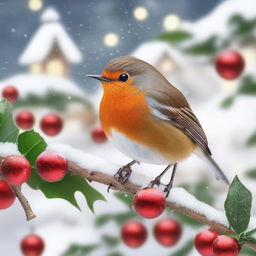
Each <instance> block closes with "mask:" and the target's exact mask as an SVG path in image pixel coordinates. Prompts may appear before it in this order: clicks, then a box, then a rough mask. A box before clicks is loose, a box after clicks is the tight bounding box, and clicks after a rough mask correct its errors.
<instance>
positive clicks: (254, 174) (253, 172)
mask: <svg viewBox="0 0 256 256" xmlns="http://www.w3.org/2000/svg"><path fill="white" fill-rule="evenodd" d="M245 175H246V176H247V177H248V178H250V179H256V168H254V169H250V170H248V171H246V172H245Z"/></svg>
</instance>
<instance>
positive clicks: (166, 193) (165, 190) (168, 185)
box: [164, 181, 173, 198]
mask: <svg viewBox="0 0 256 256" xmlns="http://www.w3.org/2000/svg"><path fill="white" fill-rule="evenodd" d="M172 185H173V181H170V182H169V183H168V184H167V185H166V186H165V188H164V193H165V198H167V197H168V196H169V194H170V191H171V189H172Z"/></svg>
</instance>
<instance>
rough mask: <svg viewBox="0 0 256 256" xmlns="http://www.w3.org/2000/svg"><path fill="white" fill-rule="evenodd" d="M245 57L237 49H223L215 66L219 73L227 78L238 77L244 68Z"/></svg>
mask: <svg viewBox="0 0 256 256" xmlns="http://www.w3.org/2000/svg"><path fill="white" fill-rule="evenodd" d="M244 66H245V63H244V59H243V57H242V56H241V55H240V53H238V52H236V51H231V50H230V51H228V50H227V51H223V52H221V53H220V54H219V55H218V56H217V58H216V61H215V67H216V70H217V72H218V74H219V75H220V76H221V77H223V78H225V79H230V80H232V79H236V78H238V77H239V76H240V75H241V73H242V72H243V70H244Z"/></svg>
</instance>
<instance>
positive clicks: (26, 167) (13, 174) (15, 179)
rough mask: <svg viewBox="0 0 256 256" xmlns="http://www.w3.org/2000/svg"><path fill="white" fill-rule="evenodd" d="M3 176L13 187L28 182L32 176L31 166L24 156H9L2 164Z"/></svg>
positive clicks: (1, 171)
mask: <svg viewBox="0 0 256 256" xmlns="http://www.w3.org/2000/svg"><path fill="white" fill-rule="evenodd" d="M0 173H1V175H2V176H3V178H4V179H5V180H6V181H7V182H8V183H9V184H12V185H20V184H22V183H24V182H26V181H27V180H28V179H29V177H30V175H31V165H30V163H29V161H28V160H27V159H26V158H25V157H24V156H16V155H11V156H7V157H6V158H4V159H3V161H2V162H1V170H0Z"/></svg>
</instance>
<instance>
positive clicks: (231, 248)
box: [212, 235, 241, 256]
mask: <svg viewBox="0 0 256 256" xmlns="http://www.w3.org/2000/svg"><path fill="white" fill-rule="evenodd" d="M212 247H213V252H214V256H237V255H238V254H239V252H240V250H241V247H240V245H239V243H238V242H237V240H236V239H234V238H232V237H229V236H224V235H222V236H219V237H217V238H216V239H215V240H214V242H213V245H212Z"/></svg>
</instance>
